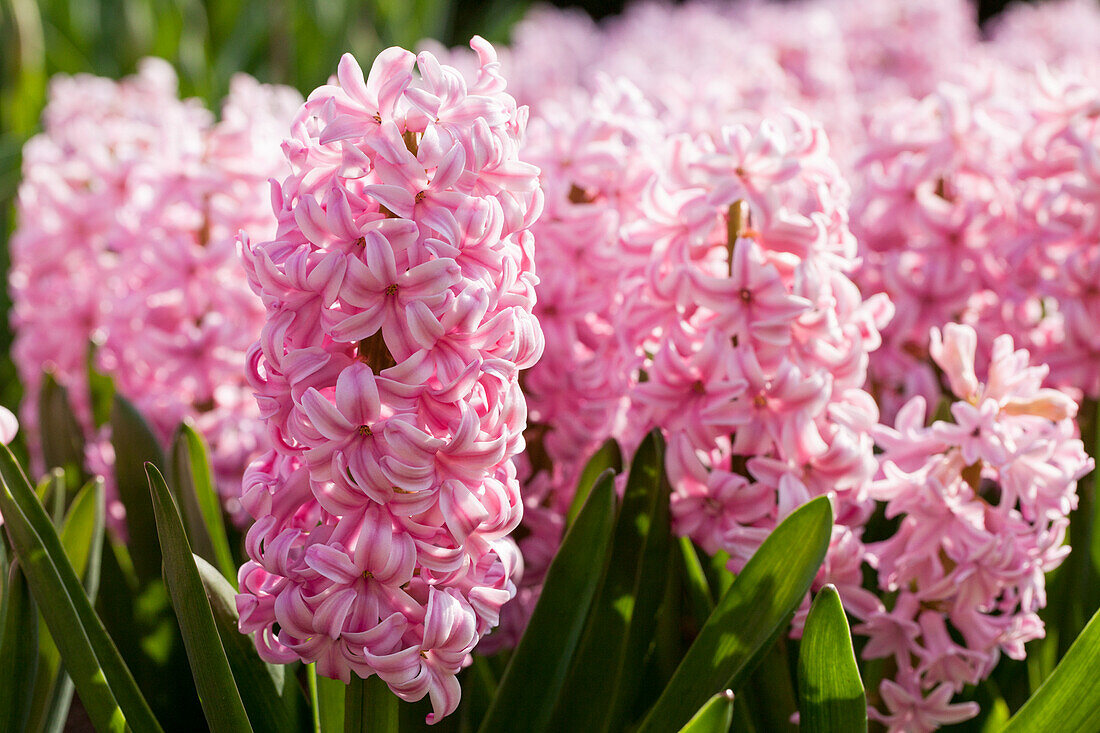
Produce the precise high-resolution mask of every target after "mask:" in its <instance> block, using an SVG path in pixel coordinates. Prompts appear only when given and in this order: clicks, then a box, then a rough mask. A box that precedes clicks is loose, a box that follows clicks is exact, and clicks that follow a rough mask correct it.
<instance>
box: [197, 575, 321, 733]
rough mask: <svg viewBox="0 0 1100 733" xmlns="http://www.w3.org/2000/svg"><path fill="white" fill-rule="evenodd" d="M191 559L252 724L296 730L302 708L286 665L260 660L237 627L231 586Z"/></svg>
mask: <svg viewBox="0 0 1100 733" xmlns="http://www.w3.org/2000/svg"><path fill="white" fill-rule="evenodd" d="M194 560H195V567H196V568H197V569H198V571H199V577H200V578H201V579H202V584H203V588H204V589H205V590H206V598H207V600H208V601H210V610H211V611H212V612H213V614H214V624H215V625H216V626H217V627H218V636H219V637H221V640H222V646H223V647H224V648H225V656H226V658H227V659H228V660H229V668H230V669H231V670H232V671H233V679H234V680H236V682H237V690H238V691H240V694H241V702H243V703H244V707H245V710H246V711H247V712H248V719H249V720H250V721H252V727H253V728H255V729H256V730H261V731H273V732H278V731H288V732H292V731H296V730H298V729H299V726H298V715H299V714H300V712H301V711H304V708H305V701H304V700H303V699H302V690H301V688H300V687H299V686H298V684H297V682H296V681H295V680H294V678H293V676H290V675H288V674H287V673H286V672H287V668H286V666H284V665H282V664H270V663H268V662H265V661H264V660H262V659H260V655H259V654H258V653H257V652H256V645H255V644H254V643H253V640H252V635H251V634H242V633H241V632H240V631H238V630H237V622H238V619H239V618H240V617H239V615H238V614H237V604H236V601H235V597H236V594H237V592H236V591H235V590H234V589H233V586H232V585H230V584H229V582H228V581H226V579H225V578H224V577H222V574H221V573H219V572H218V571H217V569H215V568H214V566H213V565H211V564H210V563H208V562H206V560H204V559H202V558H201V557H199V556H198V555H195V556H194Z"/></svg>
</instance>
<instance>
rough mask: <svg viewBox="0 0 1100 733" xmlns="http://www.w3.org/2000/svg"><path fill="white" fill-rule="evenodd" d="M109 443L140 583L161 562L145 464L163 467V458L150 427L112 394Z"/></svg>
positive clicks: (152, 576) (156, 572)
mask: <svg viewBox="0 0 1100 733" xmlns="http://www.w3.org/2000/svg"><path fill="white" fill-rule="evenodd" d="M111 443H112V444H113V445H114V449H115V482H116V483H117V484H118V498H119V499H120V500H121V501H122V505H123V506H125V507H126V531H127V533H128V534H129V540H128V542H127V545H128V546H129V550H130V557H131V559H132V560H133V562H134V570H135V571H136V572H137V577H138V580H139V581H140V582H141V584H142V585H143V586H144V585H146V584H148V583H149V582H150V581H152V580H154V579H156V578H159V577H160V564H161V559H160V543H159V541H158V540H157V524H156V520H155V519H154V517H153V503H152V501H151V500H150V499H149V489H148V486H149V484H148V480H147V479H146V477H145V463H146V462H147V461H148V462H151V463H153V464H154V465H155V466H157V468H158V469H163V468H164V465H165V460H164V453H163V451H161V448H160V443H159V442H158V441H157V439H156V436H155V435H153V431H152V429H151V428H150V427H149V425H148V424H147V423H146V422H145V420H144V419H143V418H142V417H141V415H140V414H139V413H138V411H137V409H136V408H135V407H134V406H133V405H132V404H131V403H130V402H129V400H127V399H126V398H125V397H123V396H122V395H120V394H116V395H115V402H114V409H113V410H112V411H111ZM188 554H190V553H188Z"/></svg>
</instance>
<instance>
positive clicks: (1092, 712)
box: [1004, 611, 1100, 733]
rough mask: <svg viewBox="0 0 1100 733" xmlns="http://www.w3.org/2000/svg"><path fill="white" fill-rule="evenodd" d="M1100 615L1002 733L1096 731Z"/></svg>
mask: <svg viewBox="0 0 1100 733" xmlns="http://www.w3.org/2000/svg"><path fill="white" fill-rule="evenodd" d="M1097 669H1100V611H1097V612H1096V613H1095V614H1094V615H1093V617H1092V620H1091V621H1089V623H1088V625H1087V626H1085V630H1084V631H1082V632H1081V634H1080V636H1078V637H1077V639H1076V640H1075V641H1074V642H1073V645H1072V646H1071V647H1070V648H1069V651H1067V652H1066V656H1064V657H1063V658H1062V661H1061V662H1059V663H1058V666H1057V667H1055V668H1054V672H1053V673H1052V674H1051V675H1050V677H1048V678H1047V680H1046V682H1044V683H1043V684H1042V686H1041V687H1040V688H1039V689H1038V690H1036V691H1035V694H1034V695H1032V696H1031V697H1030V698H1029V699H1028V701H1027V702H1026V703H1024V706H1023V707H1022V708H1020V709H1019V710H1018V711H1017V712H1016V714H1015V715H1013V716H1012V718H1011V719H1010V720H1009V721H1008V725H1007V726H1005V729H1004V730H1005V733H1031V731H1035V732H1036V733H1040V732H1041V731H1049V730H1080V731H1085V730H1100V677H1098V676H1097V674H1096V670H1097Z"/></svg>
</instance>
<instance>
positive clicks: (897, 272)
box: [853, 67, 1100, 414]
mask: <svg viewBox="0 0 1100 733" xmlns="http://www.w3.org/2000/svg"><path fill="white" fill-rule="evenodd" d="M976 76H977V77H980V78H981V82H975V83H972V84H971V85H970V86H969V87H962V86H958V85H946V84H945V85H941V86H940V88H939V89H937V91H936V92H934V93H933V94H931V95H929V96H927V97H925V98H923V99H921V100H903V101H900V102H898V103H895V104H893V105H887V106H885V107H884V108H883V109H882V110H880V111H879V112H877V113H876V114H875V115H874V116H873V117H872V119H871V121H870V126H869V131H868V134H867V143H866V148H865V152H864V154H863V156H862V157H861V159H860V160H859V161H858V162H857V164H856V166H855V171H856V180H857V182H858V183H857V187H858V193H857V197H856V204H855V206H854V207H853V229H854V230H855V231H856V233H857V236H858V238H859V240H860V243H861V245H862V246H863V249H864V264H863V268H862V270H861V272H860V276H859V278H860V280H861V286H862V287H863V289H864V292H876V291H881V292H885V293H887V294H889V296H890V298H891V300H893V301H894V303H895V305H896V307H897V310H898V314H899V316H898V318H896V319H895V320H894V322H893V323H892V324H891V325H890V327H889V328H888V329H887V330H886V333H885V334H884V336H885V340H886V348H884V349H883V350H882V352H881V354H880V355H879V357H878V359H877V361H876V362H875V363H874V364H873V365H872V366H873V368H872V380H873V382H874V383H875V389H876V392H877V393H878V394H879V396H880V400H881V404H882V406H883V408H884V411H885V412H886V413H887V414H893V412H894V411H895V410H896V408H897V407H898V406H899V405H900V404H901V402H903V401H904V400H905V399H907V398H908V397H910V396H912V395H914V394H921V395H924V396H926V397H927V398H928V399H935V395H936V394H937V393H938V390H939V388H938V385H937V384H936V379H935V375H934V370H933V368H932V365H931V364H930V362H929V361H928V348H929V343H928V336H927V334H928V330H929V328H930V327H935V326H940V325H942V324H944V323H947V322H949V321H952V320H957V321H960V322H964V323H968V324H970V325H972V326H973V327H974V328H975V329H976V330H977V332H978V336H979V341H980V343H981V344H982V346H983V351H985V350H988V348H989V346H990V345H991V344H992V343H993V341H994V339H996V338H997V336H999V335H1000V334H1010V335H1011V336H1012V337H1013V339H1014V340H1015V342H1016V343H1018V344H1020V345H1022V346H1025V347H1026V348H1028V350H1029V351H1030V352H1031V353H1032V354H1033V355H1034V356H1035V358H1036V359H1038V360H1040V361H1042V362H1045V363H1048V364H1049V365H1050V369H1051V374H1050V377H1049V379H1048V382H1049V383H1050V384H1052V385H1055V386H1059V387H1063V388H1067V389H1072V390H1076V391H1077V392H1078V393H1083V394H1084V395H1086V396H1088V397H1093V398H1095V397H1097V396H1098V395H1100V371H1098V370H1097V369H1096V368H1095V366H1094V365H1095V364H1096V363H1097V361H1096V359H1097V357H1098V356H1100V336H1098V335H1097V333H1096V329H1095V328H1094V327H1093V325H1092V324H1094V323H1095V322H1096V319H1097V318H1100V300H1098V298H1097V293H1098V292H1100V291H1098V290H1097V288H1096V286H1095V282H1096V277H1097V273H1098V272H1100V270H1098V267H1100V259H1098V256H1097V253H1096V251H1095V250H1096V247H1095V243H1096V242H1097V241H1100V219H1098V218H1097V217H1096V215H1095V211H1096V207H1097V205H1098V204H1100V167H1098V166H1097V160H1100V124H1097V112H1098V111H1100V87H1097V86H1096V85H1093V84H1089V83H1088V82H1086V81H1085V80H1084V79H1082V78H1081V77H1077V76H1075V75H1071V74H1067V73H1056V72H1048V73H1045V74H1042V75H1038V76H1034V77H1028V76H1022V75H1021V74H1020V73H1019V72H1016V71H1015V70H1013V69H1010V68H1003V67H992V68H988V69H985V71H984V73H983V72H981V71H980V70H976ZM979 353H981V352H979Z"/></svg>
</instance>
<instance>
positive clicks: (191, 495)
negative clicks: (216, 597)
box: [171, 424, 237, 583]
mask: <svg viewBox="0 0 1100 733" xmlns="http://www.w3.org/2000/svg"><path fill="white" fill-rule="evenodd" d="M171 455H172V460H171V464H172V466H171V477H172V487H173V488H174V489H175V491H176V497H177V498H178V499H179V502H180V505H181V509H183V514H184V518H185V520H186V522H187V536H188V538H189V539H190V540H191V541H192V543H193V544H194V546H195V548H196V550H197V554H199V555H202V556H203V557H206V558H207V559H208V560H210V561H211V562H213V563H215V564H216V565H217V567H218V569H219V570H221V572H222V575H224V576H225V579H226V580H228V581H229V582H230V583H233V582H236V578H237V564H236V563H235V562H234V561H233V553H232V552H231V551H230V549H229V538H228V536H227V535H226V532H225V521H224V520H223V519H222V507H221V501H220V500H219V499H218V492H217V490H216V489H215V487H214V479H213V476H212V475H211V473H210V459H209V454H208V451H207V450H206V443H205V441H203V439H202V436H200V435H199V434H198V433H196V432H195V429H194V428H192V427H191V426H190V425H187V424H183V425H180V427H179V430H178V431H176V437H175V440H173V441H172V454H171Z"/></svg>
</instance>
